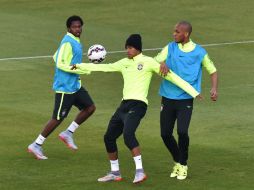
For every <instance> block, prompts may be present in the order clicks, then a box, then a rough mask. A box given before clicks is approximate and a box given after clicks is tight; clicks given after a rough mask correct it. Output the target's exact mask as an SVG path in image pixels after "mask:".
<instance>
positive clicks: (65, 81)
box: [28, 16, 95, 160]
mask: <svg viewBox="0 0 254 190" xmlns="http://www.w3.org/2000/svg"><path fill="white" fill-rule="evenodd" d="M66 26H67V31H68V32H67V34H66V35H65V36H64V38H63V39H62V41H61V43H60V46H59V48H58V50H57V51H56V53H55V55H54V61H55V64H56V67H55V76H54V84H53V89H54V91H55V108H54V111H53V115H52V119H50V120H49V122H48V123H47V124H46V126H45V128H44V130H43V131H42V132H41V134H40V135H39V136H38V137H37V138H36V139H35V141H34V142H33V143H32V144H30V145H29V146H28V151H29V152H31V153H32V154H34V156H35V157H36V158H37V159H40V160H45V159H47V157H46V156H45V155H44V154H43V151H42V147H41V146H42V144H43V143H44V141H45V140H46V138H47V137H48V136H49V135H50V134H51V133H52V132H53V131H54V130H55V129H56V127H57V126H58V125H59V124H60V123H61V122H62V121H63V119H64V118H65V117H67V115H68V113H69V111H70V109H71V107H72V106H73V105H74V106H76V107H77V108H78V109H79V110H80V112H79V114H78V115H77V116H76V118H75V120H74V121H73V122H72V123H71V124H70V126H69V127H68V128H67V129H66V130H65V131H63V132H61V133H60V134H59V138H60V139H61V140H62V141H63V142H64V143H65V144H66V145H67V146H68V147H69V148H70V149H72V150H77V149H78V147H77V146H76V145H75V143H74V141H73V133H74V132H75V130H76V129H77V128H78V127H79V126H80V125H81V124H82V123H83V122H84V121H85V120H86V119H87V118H88V117H90V116H91V115H92V114H93V112H94V111H95V105H94V103H93V100H92V98H91V97H90V95H89V94H88V92H87V90H86V89H85V88H84V87H82V86H81V81H80V77H79V75H78V74H75V73H72V71H70V69H69V67H70V65H73V64H79V63H81V62H82V54H83V51H82V45H81V43H80V35H81V33H82V26H83V20H82V19H81V18H80V17H79V16H71V17H69V18H68V19H67V21H66Z"/></svg>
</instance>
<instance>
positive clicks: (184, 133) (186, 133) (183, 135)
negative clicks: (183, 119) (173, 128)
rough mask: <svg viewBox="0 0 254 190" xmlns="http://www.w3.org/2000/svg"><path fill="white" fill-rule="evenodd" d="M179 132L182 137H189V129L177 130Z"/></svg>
mask: <svg viewBox="0 0 254 190" xmlns="http://www.w3.org/2000/svg"><path fill="white" fill-rule="evenodd" d="M177 134H178V136H179V137H180V138H181V137H182V138H186V137H188V136H189V135H188V131H178V132H177Z"/></svg>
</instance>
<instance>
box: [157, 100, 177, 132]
mask: <svg viewBox="0 0 254 190" xmlns="http://www.w3.org/2000/svg"><path fill="white" fill-rule="evenodd" d="M175 104H176V100H170V99H167V98H164V97H162V99H161V112H160V128H161V133H162V134H172V133H173V129H174V126H175V121H176V107H175Z"/></svg>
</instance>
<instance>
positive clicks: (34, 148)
mask: <svg viewBox="0 0 254 190" xmlns="http://www.w3.org/2000/svg"><path fill="white" fill-rule="evenodd" d="M27 151H28V152H30V153H32V154H33V155H34V156H35V158H36V159H38V160H47V159H48V157H47V156H45V155H44V154H43V152H42V147H41V146H40V145H38V144H36V143H32V144H30V145H29V146H28V149H27Z"/></svg>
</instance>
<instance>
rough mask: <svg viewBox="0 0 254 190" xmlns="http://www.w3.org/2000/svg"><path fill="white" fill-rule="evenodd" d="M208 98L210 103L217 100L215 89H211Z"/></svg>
mask: <svg viewBox="0 0 254 190" xmlns="http://www.w3.org/2000/svg"><path fill="white" fill-rule="evenodd" d="M210 98H211V100H212V101H216V100H217V98H218V92H217V89H216V88H212V89H211V90H210Z"/></svg>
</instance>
